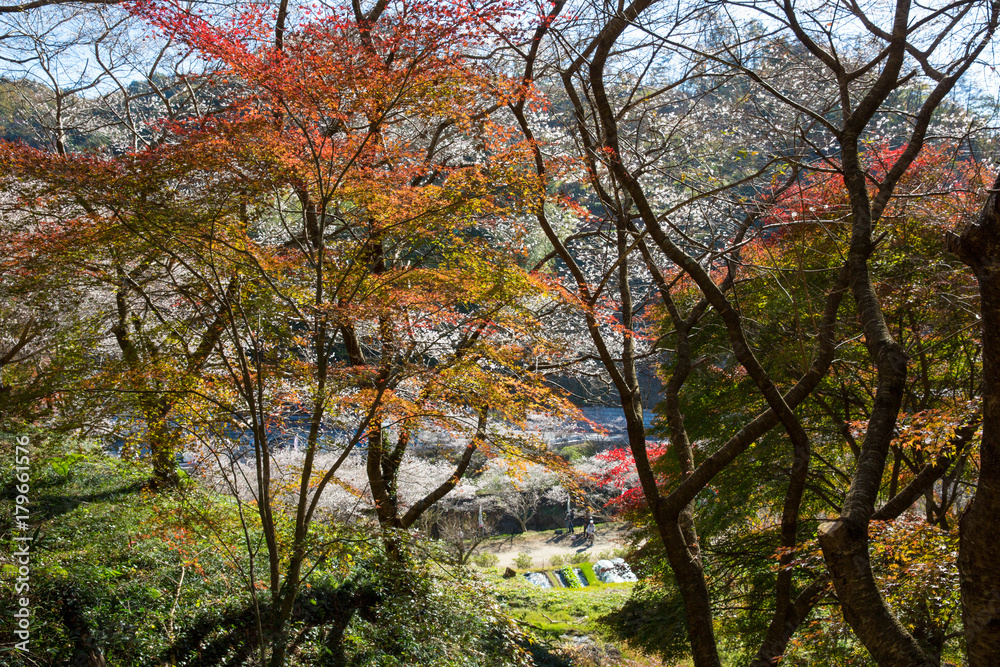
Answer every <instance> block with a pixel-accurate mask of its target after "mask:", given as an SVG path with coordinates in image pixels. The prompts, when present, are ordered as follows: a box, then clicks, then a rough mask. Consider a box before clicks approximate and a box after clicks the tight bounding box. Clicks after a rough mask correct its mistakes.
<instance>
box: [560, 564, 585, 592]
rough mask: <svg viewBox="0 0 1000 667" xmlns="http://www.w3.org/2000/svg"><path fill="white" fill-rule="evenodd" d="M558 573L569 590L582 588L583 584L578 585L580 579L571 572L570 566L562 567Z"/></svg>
mask: <svg viewBox="0 0 1000 667" xmlns="http://www.w3.org/2000/svg"><path fill="white" fill-rule="evenodd" d="M560 572H562V576H563V580H564V581H565V582H566V585H567V586H569V587H570V588H583V584H581V583H580V579H579V577H577V576H576V572H574V571H573V567H572V566H571V565H566V566H564V567H563V569H561V570H560Z"/></svg>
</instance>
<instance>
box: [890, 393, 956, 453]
mask: <svg viewBox="0 0 1000 667" xmlns="http://www.w3.org/2000/svg"><path fill="white" fill-rule="evenodd" d="M975 410H976V404H975V401H957V402H955V403H954V404H951V405H945V406H944V407H940V408H931V409H928V410H923V411H921V412H916V413H912V414H901V415H900V416H899V418H898V420H897V426H896V439H895V440H894V444H895V445H896V446H898V447H900V448H902V449H904V450H907V451H916V452H923V453H924V454H927V455H928V456H932V457H934V456H938V455H940V454H942V453H944V452H945V450H946V448H947V447H948V445H949V443H950V442H951V441H952V440H953V439H954V437H955V432H956V431H957V430H958V429H959V428H960V427H961V426H962V425H963V424H964V423H966V422H967V420H968V419H969V416H970V415H972V414H974V412H975Z"/></svg>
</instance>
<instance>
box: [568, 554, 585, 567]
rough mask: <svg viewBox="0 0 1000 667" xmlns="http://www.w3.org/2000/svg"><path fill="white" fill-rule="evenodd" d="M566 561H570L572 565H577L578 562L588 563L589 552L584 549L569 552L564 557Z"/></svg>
mask: <svg viewBox="0 0 1000 667" xmlns="http://www.w3.org/2000/svg"><path fill="white" fill-rule="evenodd" d="M566 562H567V563H572V564H573V565H579V564H580V563H589V562H590V554H589V553H587V552H586V551H581V552H579V553H575V554H570V555H569V556H568V557H567V558H566Z"/></svg>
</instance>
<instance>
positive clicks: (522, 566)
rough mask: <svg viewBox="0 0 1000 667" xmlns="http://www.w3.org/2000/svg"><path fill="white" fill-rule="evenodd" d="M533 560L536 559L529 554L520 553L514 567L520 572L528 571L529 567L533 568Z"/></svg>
mask: <svg viewBox="0 0 1000 667" xmlns="http://www.w3.org/2000/svg"><path fill="white" fill-rule="evenodd" d="M533 560H534V559H533V558H532V557H531V556H530V555H529V554H526V553H519V554H518V555H517V557H516V558H515V559H514V566H515V567H517V569H519V570H527V569H528V568H529V567H531V562H532V561H533Z"/></svg>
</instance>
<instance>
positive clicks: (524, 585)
mask: <svg viewBox="0 0 1000 667" xmlns="http://www.w3.org/2000/svg"><path fill="white" fill-rule="evenodd" d="M551 572H554V571H551ZM591 574H593V571H592V570H591ZM550 576H551V575H550ZM632 586H633V584H631V583H624V584H603V585H601V586H588V587H586V588H553V589H542V588H538V587H536V586H533V585H532V584H530V583H528V582H527V581H524V580H523V578H522V577H515V578H514V579H510V580H505V581H504V582H503V583H502V584H500V585H499V586H498V591H499V596H500V599H501V600H502V601H503V602H504V603H505V604H506V605H507V607H508V609H509V611H510V613H511V615H513V616H514V618H516V619H519V620H520V621H522V622H523V623H524V624H525V625H527V626H529V627H530V628H531V629H532V630H533V631H534V632H535V633H536V634H538V635H539V636H540V638H542V639H544V640H547V641H555V640H557V639H558V638H559V637H560V636H561V635H565V634H587V635H598V636H603V634H604V633H603V630H602V628H601V627H600V625H599V624H598V623H597V619H598V618H600V617H601V616H604V615H606V614H609V613H611V612H613V611H616V610H618V609H620V608H621V607H622V605H624V604H625V601H626V600H627V599H628V597H629V595H630V594H631V591H632Z"/></svg>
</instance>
